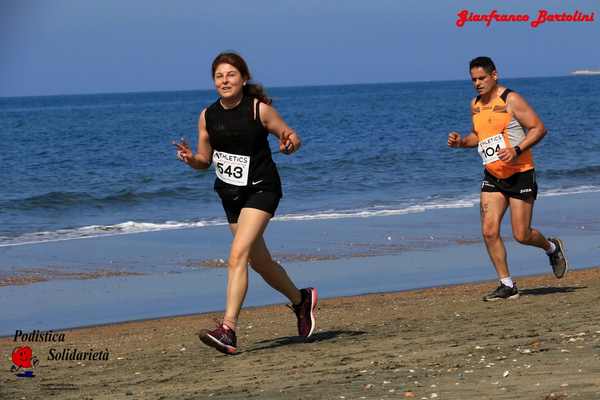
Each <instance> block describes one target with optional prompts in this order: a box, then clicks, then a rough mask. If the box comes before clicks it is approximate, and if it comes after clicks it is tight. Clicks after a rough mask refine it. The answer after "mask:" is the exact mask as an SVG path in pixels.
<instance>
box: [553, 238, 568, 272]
mask: <svg viewBox="0 0 600 400" xmlns="http://www.w3.org/2000/svg"><path fill="white" fill-rule="evenodd" d="M552 240H553V241H554V244H555V245H557V246H558V248H559V249H560V251H561V252H562V255H563V258H564V259H565V271H564V272H563V273H562V275H560V276H558V275H556V273H555V272H554V268H552V272H553V273H554V276H555V277H556V278H557V279H561V278H564V276H565V275H566V274H567V271H568V270H569V261H568V260H567V250H566V248H565V244H564V243H563V241H562V240H560V239H558V238H553V239H552Z"/></svg>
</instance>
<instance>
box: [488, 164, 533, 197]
mask: <svg viewBox="0 0 600 400" xmlns="http://www.w3.org/2000/svg"><path fill="white" fill-rule="evenodd" d="M481 191H482V192H501V193H504V194H505V195H507V196H508V197H515V198H517V199H521V200H528V199H531V198H533V199H534V200H535V199H537V192H538V186H537V182H536V179H535V170H534V169H531V170H529V171H525V172H518V173H516V174H514V175H512V176H509V177H508V178H506V179H499V178H496V177H495V176H494V175H492V174H490V173H489V172H488V171H487V170H485V172H484V176H483V180H482V181H481Z"/></svg>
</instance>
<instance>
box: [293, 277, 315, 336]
mask: <svg viewBox="0 0 600 400" xmlns="http://www.w3.org/2000/svg"><path fill="white" fill-rule="evenodd" d="M300 294H301V295H302V300H301V301H300V304H298V305H292V310H294V313H295V314H296V318H298V335H299V336H302V337H305V338H307V337H309V336H310V335H312V333H313V332H314V331H315V327H316V326H317V322H316V320H315V314H316V309H317V298H318V295H317V289H315V288H305V289H300Z"/></svg>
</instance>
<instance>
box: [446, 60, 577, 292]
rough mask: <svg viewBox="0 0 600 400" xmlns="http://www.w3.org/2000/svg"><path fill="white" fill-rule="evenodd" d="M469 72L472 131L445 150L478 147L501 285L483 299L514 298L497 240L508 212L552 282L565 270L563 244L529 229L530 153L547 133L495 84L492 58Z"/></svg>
mask: <svg viewBox="0 0 600 400" xmlns="http://www.w3.org/2000/svg"><path fill="white" fill-rule="evenodd" d="M469 70H470V74H471V80H472V82H473V86H474V87H475V90H476V91H477V92H478V93H479V95H478V96H477V97H476V98H474V99H473V100H472V101H471V114H472V116H473V128H472V132H471V133H470V134H468V135H466V136H465V137H461V135H460V134H459V133H457V132H450V134H449V135H448V146H449V147H455V148H456V147H479V155H480V156H481V158H482V160H483V165H484V167H485V169H484V177H483V181H482V182H481V231H482V234H483V239H484V241H485V245H486V247H487V251H488V254H489V256H490V259H491V260H492V263H493V264H494V267H495V268H496V273H497V274H498V278H499V279H500V286H498V287H497V288H496V289H495V290H493V291H492V292H491V293H489V294H487V295H485V296H484V297H483V300H484V301H495V300H500V299H515V298H517V297H519V290H518V289H517V285H516V284H515V282H513V280H512V279H511V277H510V273H509V271H508V264H507V262H506V249H505V247H504V243H503V241H502V238H501V237H500V225H501V223H502V218H503V217H504V213H505V212H506V209H507V208H508V207H510V209H511V224H512V231H513V236H514V238H515V240H517V241H518V242H519V243H521V244H525V245H528V246H535V247H539V248H541V249H543V250H544V251H546V254H547V255H548V257H549V258H550V265H551V266H552V270H553V272H554V275H555V276H556V277H557V278H562V277H563V276H564V275H565V273H566V272H567V268H568V263H567V258H566V256H565V248H564V245H563V242H562V241H561V240H560V239H557V238H548V239H546V238H545V237H544V236H543V235H542V234H541V233H540V232H539V231H538V230H536V229H533V228H532V227H531V217H532V213H533V204H534V202H535V199H536V197H537V183H536V180H535V170H534V163H533V156H532V154H531V148H532V147H533V146H534V145H535V144H537V143H538V142H539V141H540V140H542V138H543V137H544V136H545V135H546V128H545V127H544V124H543V123H542V121H541V120H540V118H539V117H538V116H537V114H536V113H535V111H534V110H533V108H531V106H530V105H529V104H527V102H526V101H525V100H524V99H523V97H521V96H520V95H519V94H518V93H515V92H513V91H512V90H510V89H508V88H506V87H504V86H501V85H500V84H499V83H498V73H497V71H496V66H495V65H494V62H493V61H492V59H491V58H489V57H477V58H475V59H473V60H471V62H470V64H469Z"/></svg>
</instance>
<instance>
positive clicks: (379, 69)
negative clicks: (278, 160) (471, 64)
mask: <svg viewBox="0 0 600 400" xmlns="http://www.w3.org/2000/svg"><path fill="white" fill-rule="evenodd" d="M541 8H543V9H547V10H548V11H551V12H563V11H567V12H574V11H575V10H579V11H582V12H585V13H590V12H595V13H596V16H595V19H596V20H595V21H594V22H593V23H587V24H583V23H546V24H544V25H542V26H540V27H539V28H537V29H533V28H531V27H530V26H529V24H524V23H521V24H519V23H504V24H502V23H492V26H491V27H489V28H486V27H485V26H484V25H483V24H481V23H468V24H467V25H466V26H465V27H463V28H458V27H456V25H455V22H456V19H457V13H458V12H459V11H460V10H462V9H467V10H470V11H473V12H477V13H482V14H483V13H489V12H490V11H491V10H493V9H497V10H498V12H501V13H519V14H521V13H526V14H529V15H531V16H532V17H534V16H536V15H537V13H538V10H539V9H541ZM598 14H600V2H598V1H593V0H589V1H569V2H564V1H552V0H546V1H537V0H536V1H529V2H523V1H510V0H502V1H501V0H496V1H488V0H483V1H455V2H450V1H440V0H436V1H433V0H421V1H417V0H370V1H366V0H362V1H357V0H346V1H341V0H340V1H325V0H320V1H317V0H304V1H292V0H279V1H275V0H256V1H252V2H250V1H243V0H232V1H214V0H213V1H204V0H173V1H166V0H164V1H163V0H160V1H159V0H129V1H127V0H118V1H117V0H96V1H91V0H89V1H86V0H52V1H46V0H1V1H0V96H26V95H49V94H75V93H106V92H136V91H162V90H193V89H208V88H211V87H212V83H211V79H210V63H211V61H212V59H213V58H214V56H215V55H216V54H217V53H218V52H220V51H222V50H227V49H233V50H236V51H238V52H240V53H241V54H242V55H243V56H244V57H245V58H246V59H247V61H248V62H249V65H250V68H251V70H252V72H253V74H254V76H255V78H256V80H258V81H260V82H262V83H263V84H265V85H266V86H271V87H272V86H298V85H331V84H345V83H374V82H401V81H430V80H453V79H466V78H467V75H466V74H467V67H466V65H467V63H468V61H469V59H471V58H473V57H475V56H478V55H489V56H491V57H492V58H494V60H495V61H496V64H497V66H498V69H499V71H500V76H501V77H502V76H504V77H525V76H558V75H565V74H568V73H569V72H570V71H571V70H573V69H578V68H590V67H593V68H600V51H599V50H598V44H597V41H598V38H600V15H598Z"/></svg>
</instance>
